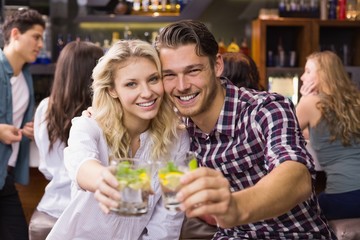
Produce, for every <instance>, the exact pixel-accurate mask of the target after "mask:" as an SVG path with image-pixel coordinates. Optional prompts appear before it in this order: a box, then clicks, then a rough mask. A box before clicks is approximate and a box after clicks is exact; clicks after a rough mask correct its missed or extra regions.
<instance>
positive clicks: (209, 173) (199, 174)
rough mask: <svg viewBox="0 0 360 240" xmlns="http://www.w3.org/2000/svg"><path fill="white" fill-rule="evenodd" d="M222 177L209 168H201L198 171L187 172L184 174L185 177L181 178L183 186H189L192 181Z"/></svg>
mask: <svg viewBox="0 0 360 240" xmlns="http://www.w3.org/2000/svg"><path fill="white" fill-rule="evenodd" d="M219 175H221V173H220V172H218V171H216V170H214V169H211V168H207V167H200V168H198V169H195V170H193V171H191V172H187V173H186V174H184V176H183V177H181V179H180V182H181V183H182V184H188V183H190V182H192V181H195V180H196V179H199V178H203V177H217V176H219Z"/></svg>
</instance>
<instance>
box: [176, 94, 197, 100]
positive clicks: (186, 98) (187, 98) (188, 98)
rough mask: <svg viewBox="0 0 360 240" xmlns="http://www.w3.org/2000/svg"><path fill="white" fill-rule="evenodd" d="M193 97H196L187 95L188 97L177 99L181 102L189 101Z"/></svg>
mask: <svg viewBox="0 0 360 240" xmlns="http://www.w3.org/2000/svg"><path fill="white" fill-rule="evenodd" d="M195 96H196V94H193V95H188V96H182V97H179V98H180V100H181V101H189V100H191V99H193V98H194V97H195Z"/></svg>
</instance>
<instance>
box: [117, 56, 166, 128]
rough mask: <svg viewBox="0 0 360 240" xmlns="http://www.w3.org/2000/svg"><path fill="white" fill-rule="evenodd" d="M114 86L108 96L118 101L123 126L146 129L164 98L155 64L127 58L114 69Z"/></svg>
mask: <svg viewBox="0 0 360 240" xmlns="http://www.w3.org/2000/svg"><path fill="white" fill-rule="evenodd" d="M114 83H115V88H114V89H112V90H110V94H111V96H112V97H114V98H119V100H120V103H121V105H122V109H123V112H124V124H125V126H127V127H129V126H134V125H136V124H141V125H140V126H141V127H144V126H147V125H148V124H149V123H150V120H151V119H153V118H154V117H155V116H156V114H157V113H158V111H159V109H160V105H161V102H162V98H163V95H164V87H163V83H162V81H161V78H160V74H159V72H158V70H157V68H156V65H155V63H153V62H152V61H150V60H149V59H147V58H141V57H135V58H130V59H129V60H127V61H126V62H124V63H122V64H121V66H119V68H118V69H117V71H116V74H115V80H114Z"/></svg>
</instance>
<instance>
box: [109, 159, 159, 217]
mask: <svg viewBox="0 0 360 240" xmlns="http://www.w3.org/2000/svg"><path fill="white" fill-rule="evenodd" d="M110 165H111V167H112V168H114V173H115V177H116V178H117V180H118V182H119V191H120V195H121V200H120V202H119V207H118V208H112V209H111V210H112V211H114V212H117V213H118V214H120V215H141V214H145V213H147V211H148V199H149V195H150V194H152V192H153V191H152V188H151V168H152V165H151V163H150V162H147V161H144V160H140V159H134V158H122V159H113V160H111V161H110Z"/></svg>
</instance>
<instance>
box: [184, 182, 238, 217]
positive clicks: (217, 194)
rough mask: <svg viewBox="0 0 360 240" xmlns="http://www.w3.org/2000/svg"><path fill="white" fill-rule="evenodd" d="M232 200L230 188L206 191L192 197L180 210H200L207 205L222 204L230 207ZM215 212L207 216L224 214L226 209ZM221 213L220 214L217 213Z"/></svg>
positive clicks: (187, 199) (186, 200)
mask: <svg viewBox="0 0 360 240" xmlns="http://www.w3.org/2000/svg"><path fill="white" fill-rule="evenodd" d="M230 198H231V193H230V190H229V189H228V188H225V187H224V188H219V189H205V190H201V191H198V192H196V193H195V194H193V195H190V196H189V197H188V198H186V199H185V200H184V201H183V202H181V206H180V208H181V209H182V210H183V211H186V210H188V209H193V208H198V207H200V206H203V205H207V204H217V203H221V204H224V206H228V205H229V202H230ZM214 210H215V211H214V212H208V213H207V214H214V213H222V211H224V209H214ZM217 211H219V212H217Z"/></svg>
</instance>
